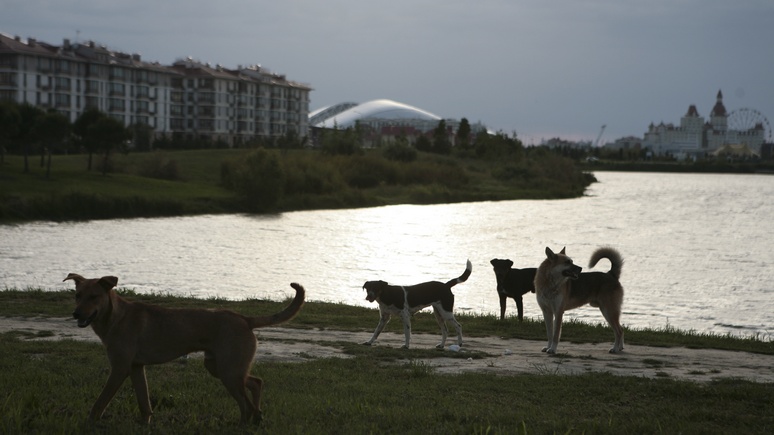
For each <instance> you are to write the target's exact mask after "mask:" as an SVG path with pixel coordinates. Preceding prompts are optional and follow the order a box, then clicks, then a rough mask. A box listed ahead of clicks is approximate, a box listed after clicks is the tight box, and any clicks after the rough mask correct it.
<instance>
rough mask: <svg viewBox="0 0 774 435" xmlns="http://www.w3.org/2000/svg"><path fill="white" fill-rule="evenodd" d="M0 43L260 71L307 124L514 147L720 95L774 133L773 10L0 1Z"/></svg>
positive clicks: (658, 115)
mask: <svg viewBox="0 0 774 435" xmlns="http://www.w3.org/2000/svg"><path fill="white" fill-rule="evenodd" d="M0 32H2V33H4V34H6V35H9V36H20V37H21V38H28V37H32V38H36V39H38V40H40V41H45V42H48V43H51V44H61V43H62V41H63V39H65V38H67V39H70V41H72V42H85V41H94V42H97V43H99V44H102V45H106V46H107V47H108V48H110V49H113V50H117V51H123V52H129V53H138V54H140V55H141V56H142V59H143V60H145V61H150V62H153V61H157V62H160V63H162V64H171V63H173V62H174V61H176V60H178V59H181V58H185V57H188V56H190V57H193V58H194V59H197V60H200V61H202V62H209V63H211V64H221V65H223V66H224V67H227V68H236V67H237V66H239V65H253V64H259V65H261V66H263V67H264V68H267V69H269V70H270V71H272V72H275V73H279V74H286V76H287V78H288V79H290V80H293V81H297V82H302V83H305V84H308V85H310V86H311V87H312V88H313V91H312V92H311V94H310V99H311V103H310V111H311V110H315V109H318V108H321V107H325V106H329V105H332V104H336V103H340V102H345V101H351V102H359V103H364V102H367V101H370V100H374V99H380V98H387V99H391V100H395V101H398V102H401V103H405V104H409V105H412V106H416V107H419V108H421V109H424V110H427V111H429V112H432V113H434V114H436V115H438V116H441V117H443V118H453V119H461V118H463V117H464V118H467V119H468V120H469V121H470V122H482V123H484V124H485V125H486V126H487V127H488V128H489V129H490V130H494V131H502V132H504V133H506V134H508V135H511V134H516V135H517V136H518V137H519V138H520V139H521V140H522V141H523V142H524V143H525V144H528V145H529V144H539V143H540V142H541V141H542V140H547V139H550V138H554V137H559V138H563V139H567V140H587V141H594V140H596V138H597V136H598V135H599V133H600V130H601V127H602V126H603V125H605V126H606V128H605V131H604V133H603V135H602V138H601V143H604V142H608V141H613V140H615V139H618V138H620V137H624V136H639V137H642V136H643V134H644V133H645V132H646V131H647V128H648V126H649V125H650V123H655V124H658V123H660V122H664V123H673V124H676V125H679V123H680V118H681V117H682V116H683V115H685V113H686V112H687V111H688V107H689V106H690V105H692V104H694V105H696V107H697V109H698V111H699V115H701V116H703V117H704V118H705V119H706V120H708V119H709V114H710V111H711V110H712V107H713V105H714V104H715V97H716V95H717V93H718V90H722V92H723V96H724V100H723V101H724V104H725V107H726V109H727V110H728V111H734V110H737V111H738V112H737V113H742V112H744V111H742V110H740V109H749V110H747V113H748V114H749V113H760V114H761V115H762V116H763V117H766V118H767V119H768V120H769V122H771V123H774V1H772V0H734V1H728V0H649V1H643V0H584V1H577V0H477V1H475V2H472V1H460V0H390V1H379V2H375V1H369V0H326V1H314V0H282V1H258V0H219V1H211V0H131V1H127V0H122V1H115V0H0ZM753 110H754V111H755V112H752V111H753ZM744 119H748V118H744Z"/></svg>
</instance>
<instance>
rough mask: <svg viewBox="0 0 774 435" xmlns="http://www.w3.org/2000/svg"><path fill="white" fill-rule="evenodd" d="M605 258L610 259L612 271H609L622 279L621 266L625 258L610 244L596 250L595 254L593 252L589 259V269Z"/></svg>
mask: <svg viewBox="0 0 774 435" xmlns="http://www.w3.org/2000/svg"><path fill="white" fill-rule="evenodd" d="M603 258H607V259H608V260H610V271H609V272H607V273H609V274H610V275H613V276H614V277H615V279H619V280H620V279H621V268H622V267H623V264H624V260H623V257H621V254H620V253H619V252H618V251H616V250H615V249H614V248H611V247H609V246H605V247H602V248H599V249H597V250H596V251H594V253H593V254H591V259H590V260H589V269H591V268H592V267H594V266H596V265H597V263H598V262H599V260H601V259H603Z"/></svg>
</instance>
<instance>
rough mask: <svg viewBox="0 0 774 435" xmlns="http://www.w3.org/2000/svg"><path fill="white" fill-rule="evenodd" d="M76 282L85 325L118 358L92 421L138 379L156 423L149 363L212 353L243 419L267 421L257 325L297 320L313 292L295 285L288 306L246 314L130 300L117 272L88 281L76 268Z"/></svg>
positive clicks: (211, 362) (208, 363) (209, 358)
mask: <svg viewBox="0 0 774 435" xmlns="http://www.w3.org/2000/svg"><path fill="white" fill-rule="evenodd" d="M68 279H71V280H73V281H75V303H76V307H75V311H74V312H73V317H75V318H76V319H78V326H79V327H81V328H85V327H87V326H89V325H91V327H92V329H94V332H96V333H97V335H98V336H99V338H100V340H102V344H104V345H105V348H106V350H107V355H108V359H109V360H110V376H109V377H108V380H107V383H106V384H105V387H104V388H103V389H102V393H100V395H99V398H97V401H96V402H95V403H94V406H93V407H92V408H91V413H90V414H89V418H90V419H92V420H97V419H99V418H100V417H101V416H102V413H103V412H104V411H105V408H106V407H107V406H108V403H110V400H111V399H112V398H113V396H114V395H115V394H116V392H117V391H118V388H119V387H120V386H121V384H122V383H123V382H124V380H125V379H126V378H127V377H131V379H132V385H133V386H134V392H135V394H136V396H137V402H138V404H139V406H140V413H141V414H142V420H143V421H144V422H146V423H147V422H150V419H151V416H152V415H153V411H152V410H151V404H150V399H149V397H148V382H147V380H146V378H145V365H147V364H161V363H165V362H168V361H171V360H173V359H175V358H178V357H181V356H183V355H186V354H189V353H191V352H197V351H204V367H206V368H207V370H208V371H209V372H210V373H211V374H212V375H213V376H215V377H216V378H218V379H220V381H221V382H223V385H224V386H225V387H226V390H228V392H229V393H231V395H232V396H233V397H234V399H235V400H236V401H237V404H238V405H239V411H240V413H241V421H242V422H243V423H244V422H247V421H248V420H253V421H256V422H260V420H261V418H262V415H261V402H260V401H261V390H262V388H263V381H262V380H261V379H260V378H257V377H254V376H250V375H249V374H248V373H249V371H250V366H251V364H252V362H253V357H254V356H255V350H256V347H257V343H256V339H255V335H254V334H253V329H255V328H261V327H265V326H270V325H275V324H277V323H282V322H286V321H288V320H290V319H292V318H293V317H294V316H295V315H296V314H297V313H298V312H299V310H300V309H301V306H302V305H303V304H304V293H305V292H304V288H303V287H301V286H300V285H299V284H296V283H293V284H290V286H291V287H293V288H294V289H295V290H296V296H295V298H294V299H293V301H292V302H291V303H290V305H288V306H287V307H286V308H285V309H284V310H283V311H281V312H279V313H277V314H274V315H271V316H263V317H245V316H242V315H240V314H237V313H235V312H233V311H228V310H204V309H174V308H163V307H158V306H155V305H149V304H144V303H141V302H132V301H128V300H126V299H123V298H121V297H120V296H119V295H118V294H117V293H116V292H115V291H114V290H113V287H115V286H116V285H117V284H118V278H116V277H115V276H103V277H102V278H91V279H87V278H84V277H82V276H81V275H78V274H76V273H71V274H69V275H67V278H65V279H64V280H65V281H67V280H68ZM246 390H249V391H250V394H251V396H252V402H251V401H250V399H249V398H248V396H247V393H246Z"/></svg>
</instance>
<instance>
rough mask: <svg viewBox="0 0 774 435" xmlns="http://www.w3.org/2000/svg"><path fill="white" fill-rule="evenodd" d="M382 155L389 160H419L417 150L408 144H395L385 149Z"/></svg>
mask: <svg viewBox="0 0 774 435" xmlns="http://www.w3.org/2000/svg"><path fill="white" fill-rule="evenodd" d="M382 155H384V157H385V158H387V159H389V160H395V161H398V162H413V161H415V160H416V159H417V150H416V149H414V147H412V146H411V145H408V144H406V143H393V144H390V145H387V147H385V148H384V151H383V152H382Z"/></svg>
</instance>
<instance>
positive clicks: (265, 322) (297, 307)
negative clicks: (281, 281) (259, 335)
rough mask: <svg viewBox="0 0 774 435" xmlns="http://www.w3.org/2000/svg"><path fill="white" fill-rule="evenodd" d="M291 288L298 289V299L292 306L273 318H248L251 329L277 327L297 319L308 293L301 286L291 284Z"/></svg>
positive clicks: (272, 316) (291, 303)
mask: <svg viewBox="0 0 774 435" xmlns="http://www.w3.org/2000/svg"><path fill="white" fill-rule="evenodd" d="M290 286H291V287H293V288H294V289H296V297H294V298H293V300H292V301H291V302H290V305H288V306H287V307H285V309H284V310H282V311H280V312H279V313H277V314H273V315H271V316H262V317H248V318H247V321H248V322H249V324H250V328H253V329H255V328H263V327H265V326H271V325H276V324H278V323H283V322H287V321H288V320H290V319H292V318H293V317H296V314H298V312H299V311H301V307H302V306H303V305H304V295H305V294H306V291H305V290H304V288H303V287H302V286H301V284H296V283H291V284H290Z"/></svg>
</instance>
